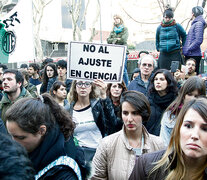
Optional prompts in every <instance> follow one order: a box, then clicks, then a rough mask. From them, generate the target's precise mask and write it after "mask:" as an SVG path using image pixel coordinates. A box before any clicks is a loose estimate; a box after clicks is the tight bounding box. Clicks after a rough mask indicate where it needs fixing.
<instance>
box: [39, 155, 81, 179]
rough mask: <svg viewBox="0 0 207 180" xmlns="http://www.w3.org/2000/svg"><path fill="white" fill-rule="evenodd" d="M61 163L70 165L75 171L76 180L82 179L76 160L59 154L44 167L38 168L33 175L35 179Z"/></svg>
mask: <svg viewBox="0 0 207 180" xmlns="http://www.w3.org/2000/svg"><path fill="white" fill-rule="evenodd" d="M61 165H63V166H68V167H70V168H71V169H72V170H73V171H74V172H75V174H76V176H77V177H78V180H82V177H81V171H80V168H79V166H78V164H77V162H76V161H75V160H74V159H72V158H70V157H68V156H60V157H59V158H58V159H56V160H55V161H53V162H51V163H50V164H48V165H47V166H46V167H45V168H44V169H42V170H40V171H39V172H38V174H37V175H35V180H38V179H39V178H40V177H42V176H43V175H44V174H45V173H46V172H47V171H49V170H50V169H52V168H53V167H55V166H61Z"/></svg>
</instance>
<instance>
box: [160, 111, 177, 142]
mask: <svg viewBox="0 0 207 180" xmlns="http://www.w3.org/2000/svg"><path fill="white" fill-rule="evenodd" d="M170 113H171V111H167V112H165V113H164V114H163V116H162V119H161V129H160V137H161V138H162V139H163V140H164V143H165V145H166V146H168V144H169V142H170V138H171V133H172V130H173V128H174V126H175V123H176V119H175V115H174V114H172V116H171V117H170Z"/></svg>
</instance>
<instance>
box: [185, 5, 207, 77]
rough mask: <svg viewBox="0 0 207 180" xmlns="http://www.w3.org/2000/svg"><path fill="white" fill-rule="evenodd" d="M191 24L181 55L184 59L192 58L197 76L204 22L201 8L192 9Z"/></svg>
mask: <svg viewBox="0 0 207 180" xmlns="http://www.w3.org/2000/svg"><path fill="white" fill-rule="evenodd" d="M192 20H193V21H192V24H191V27H190V29H189V31H188V34H187V38H186V42H185V45H184V47H183V54H184V55H185V59H186V60H187V59H189V58H193V59H195V60H196V73H197V74H199V66H200V60H201V57H202V54H201V48H200V46H201V44H202V42H203V33H204V28H205V25H206V22H205V20H204V18H203V8H202V7H200V6H196V7H194V8H193V9H192Z"/></svg>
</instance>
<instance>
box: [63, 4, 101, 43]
mask: <svg viewBox="0 0 207 180" xmlns="http://www.w3.org/2000/svg"><path fill="white" fill-rule="evenodd" d="M86 2H87V3H86V5H85V7H83V4H82V3H83V0H68V1H66V6H67V7H68V12H69V15H70V17H71V19H72V28H73V40H74V41H76V40H78V41H81V40H82V36H81V32H82V31H83V25H84V21H85V17H86V15H87V11H88V6H89V4H90V2H91V1H90V0H88V1H86ZM93 3H94V1H93ZM97 6H98V4H97ZM82 8H83V9H82ZM81 11H83V13H82V14H83V15H81ZM99 16H100V6H98V8H96V13H94V16H93V17H94V21H93V23H92V27H91V28H90V30H91V37H90V38H89V41H92V40H93V38H94V36H95V35H96V34H97V33H96V29H95V24H96V22H97V21H98V18H99Z"/></svg>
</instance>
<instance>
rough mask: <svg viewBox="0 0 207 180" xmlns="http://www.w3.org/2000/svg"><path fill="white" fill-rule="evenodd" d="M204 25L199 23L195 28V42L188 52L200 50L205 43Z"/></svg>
mask: <svg viewBox="0 0 207 180" xmlns="http://www.w3.org/2000/svg"><path fill="white" fill-rule="evenodd" d="M203 32H204V25H203V23H202V22H197V23H196V24H195V28H194V33H195V34H194V35H195V40H194V41H193V42H192V43H191V44H190V47H189V49H188V51H192V50H194V49H198V48H200V45H201V44H202V42H203Z"/></svg>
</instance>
